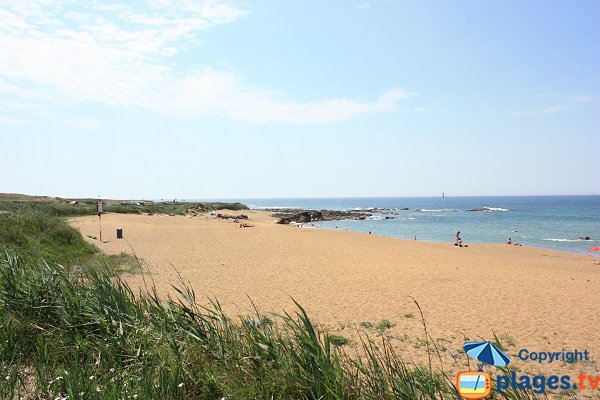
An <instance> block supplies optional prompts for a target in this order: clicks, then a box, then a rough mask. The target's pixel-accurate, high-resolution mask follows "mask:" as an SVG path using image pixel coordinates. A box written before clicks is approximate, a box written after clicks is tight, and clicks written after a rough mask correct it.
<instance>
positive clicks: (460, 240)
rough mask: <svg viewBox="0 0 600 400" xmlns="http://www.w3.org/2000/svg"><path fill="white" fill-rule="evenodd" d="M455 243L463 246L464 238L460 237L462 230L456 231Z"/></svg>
mask: <svg viewBox="0 0 600 400" xmlns="http://www.w3.org/2000/svg"><path fill="white" fill-rule="evenodd" d="M454 245H455V246H459V247H462V239H461V238H460V231H456V242H454Z"/></svg>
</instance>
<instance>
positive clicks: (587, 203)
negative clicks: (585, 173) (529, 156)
mask: <svg viewBox="0 0 600 400" xmlns="http://www.w3.org/2000/svg"><path fill="white" fill-rule="evenodd" d="M239 201H240V202H243V203H244V204H247V205H248V206H249V207H250V208H255V209H265V208H305V209H316V210H321V209H329V210H352V209H364V210H368V209H373V208H376V209H377V210H375V211H372V212H373V216H372V217H371V218H370V219H367V220H363V221H332V222H315V223H313V224H312V225H313V226H314V227H315V228H321V229H342V230H352V231H359V232H369V231H371V232H373V233H376V234H379V235H385V236H392V237H399V238H403V239H414V238H415V237H416V238H417V240H422V241H432V242H452V243H453V242H454V237H455V233H456V231H457V230H460V231H461V237H462V239H463V242H464V243H467V244H468V243H506V241H507V239H508V238H509V237H510V238H512V241H513V242H520V243H522V244H523V245H526V246H536V247H546V248H551V249H555V250H562V251H569V252H576V253H585V252H586V250H587V249H589V248H591V247H595V246H600V196H510V197H504V196H503V197H451V196H449V197H445V198H442V197H397V198H323V199H240V200H239ZM402 208H408V210H401V209H402ZM483 208H485V209H486V211H469V210H473V209H483ZM386 217H388V219H386ZM309 227H310V225H309ZM580 236H589V237H590V238H591V240H580V239H579V237H580Z"/></svg>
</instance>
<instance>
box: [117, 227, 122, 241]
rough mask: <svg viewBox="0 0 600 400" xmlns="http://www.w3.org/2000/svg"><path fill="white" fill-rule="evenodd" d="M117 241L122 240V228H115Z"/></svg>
mask: <svg viewBox="0 0 600 400" xmlns="http://www.w3.org/2000/svg"><path fill="white" fill-rule="evenodd" d="M117 239H123V228H117Z"/></svg>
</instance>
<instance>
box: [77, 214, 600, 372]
mask: <svg viewBox="0 0 600 400" xmlns="http://www.w3.org/2000/svg"><path fill="white" fill-rule="evenodd" d="M232 213H233V212H232ZM246 213H247V214H249V216H250V221H248V223H251V224H253V225H254V227H253V228H239V227H238V224H236V223H234V222H233V221H231V220H229V221H226V220H217V219H214V218H213V217H211V216H208V215H206V216H200V217H195V218H186V217H182V216H174V217H173V216H162V215H154V216H142V215H121V214H106V215H104V216H103V217H102V227H103V233H104V239H105V240H107V241H108V242H107V243H99V242H98V241H97V240H90V241H91V242H92V243H94V244H96V245H98V246H99V247H100V248H101V249H102V250H104V251H106V252H108V253H119V252H121V251H125V252H129V253H131V252H132V249H133V250H134V251H135V253H136V254H137V256H139V257H140V258H142V259H143V261H144V265H145V267H146V268H147V270H148V272H149V274H147V275H146V279H147V280H149V277H150V278H151V280H152V281H153V283H154V284H155V285H156V287H157V289H158V291H159V293H161V294H166V293H168V292H171V293H174V292H173V291H172V289H171V285H172V284H177V282H178V279H177V272H179V273H180V274H181V276H182V277H183V278H184V279H185V280H187V281H189V282H190V284H191V286H192V287H193V288H194V289H195V291H196V294H197V297H198V298H199V299H201V298H202V297H203V296H210V297H215V298H217V299H218V300H219V302H220V303H221V304H222V306H223V308H224V309H225V311H226V312H227V313H228V314H230V315H237V314H248V313H251V310H252V305H251V302H250V300H249V298H251V299H252V301H253V302H254V303H255V304H256V305H257V306H258V307H259V309H260V310H261V311H263V312H275V313H281V311H282V310H286V311H292V312H293V311H294V305H293V302H292V300H291V297H293V298H294V299H296V300H297V301H298V302H299V303H300V304H302V305H303V307H304V308H305V309H306V310H307V312H308V313H309V315H310V316H311V318H312V319H313V320H314V321H316V322H318V323H319V324H320V325H321V326H323V327H324V328H326V329H329V330H332V331H335V332H337V333H339V334H343V335H345V336H348V337H350V338H356V332H357V331H359V330H362V329H363V328H362V327H361V323H363V322H371V323H373V324H376V323H377V322H379V321H381V320H383V319H387V320H389V321H391V322H392V323H393V324H395V326H394V327H393V328H391V329H389V330H386V331H385V332H384V334H386V335H388V336H390V337H393V338H394V339H393V340H394V341H396V342H397V345H398V348H399V349H401V351H406V352H408V354H409V355H410V356H411V357H415V358H416V359H417V360H420V361H423V359H422V354H423V351H422V350H420V349H419V348H420V347H421V346H422V344H423V342H422V340H420V339H423V327H422V323H421V321H420V316H419V311H418V309H417V307H416V305H415V304H414V302H413V300H412V299H411V298H414V299H416V300H417V301H418V302H419V304H420V306H421V308H422V310H423V313H424V317H425V320H426V322H427V327H428V330H429V333H430V335H431V337H432V339H433V340H434V341H435V342H436V343H437V344H438V345H439V348H440V349H441V350H442V353H443V354H444V356H443V358H444V359H446V360H450V361H452V359H451V357H450V356H449V355H450V354H454V352H455V351H456V350H458V349H460V348H461V345H462V343H463V341H464V339H465V337H466V338H469V339H471V340H481V339H484V340H489V339H493V334H494V333H496V334H497V335H498V336H501V337H502V336H503V337H505V338H506V339H507V340H506V342H507V344H509V354H514V353H515V352H516V351H518V350H519V349H521V348H527V349H529V350H531V351H560V350H562V349H567V350H571V349H580V350H583V349H588V350H589V351H590V354H591V355H592V356H594V355H596V356H600V332H599V330H600V306H598V304H599V300H600V290H599V289H600V266H599V265H597V260H598V259H597V258H594V257H591V256H584V255H577V254H570V253H563V252H557V251H552V250H546V249H539V248H528V247H516V246H510V245H506V244H498V245H479V244H471V245H470V246H469V247H468V248H457V247H454V246H453V245H452V244H451V243H448V244H446V243H428V242H419V241H410V240H400V239H394V238H388V237H382V236H377V235H368V234H362V233H355V232H345V231H333V230H317V229H301V228H295V227H291V226H284V225H276V224H275V223H274V221H275V220H274V218H272V217H271V216H270V215H269V214H268V213H266V212H259V211H250V212H246ZM71 223H72V224H73V225H74V226H75V227H77V228H79V229H80V230H81V232H82V234H83V235H94V236H98V228H99V225H98V218H97V217H81V218H75V219H72V220H71ZM117 227H122V228H123V230H124V236H125V238H124V239H123V240H117V239H116V236H115V230H116V228H117ZM452 237H453V233H452V232H450V233H449V238H450V239H451V238H452ZM595 261H596V263H595ZM127 280H128V281H129V282H130V284H132V285H142V283H141V282H142V279H141V276H140V275H139V274H138V275H132V276H128V277H127ZM367 331H368V332H370V334H372V335H373V336H376V335H378V332H377V331H376V330H373V329H367ZM505 335H508V336H510V338H509V337H508V336H505ZM512 342H514V344H511V343H512ZM511 351H512V353H511ZM513 359H515V357H513ZM450 361H448V362H450ZM463 361H465V360H464V356H462V358H461V359H460V361H459V364H460V366H456V368H461V366H462V364H463ZM527 366H529V367H537V366H536V365H534V364H533V363H529V364H528V365H527ZM446 367H447V366H446ZM555 367H556V365H554V366H552V368H555ZM563 367H564V366H563ZM584 367H585V369H586V370H590V369H592V370H595V369H596V367H595V364H593V363H592V364H590V365H588V364H586V365H584ZM456 368H454V369H456ZM577 368H578V369H582V368H583V367H582V366H581V365H579V366H577ZM578 369H577V370H578Z"/></svg>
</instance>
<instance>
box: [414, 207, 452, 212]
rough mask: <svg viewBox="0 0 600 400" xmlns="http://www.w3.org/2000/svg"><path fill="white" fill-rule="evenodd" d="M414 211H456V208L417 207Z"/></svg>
mask: <svg viewBox="0 0 600 400" xmlns="http://www.w3.org/2000/svg"><path fill="white" fill-rule="evenodd" d="M415 211H419V212H452V211H458V210H457V209H456V208H440V209H427V208H417V209H416V210H415Z"/></svg>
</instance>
